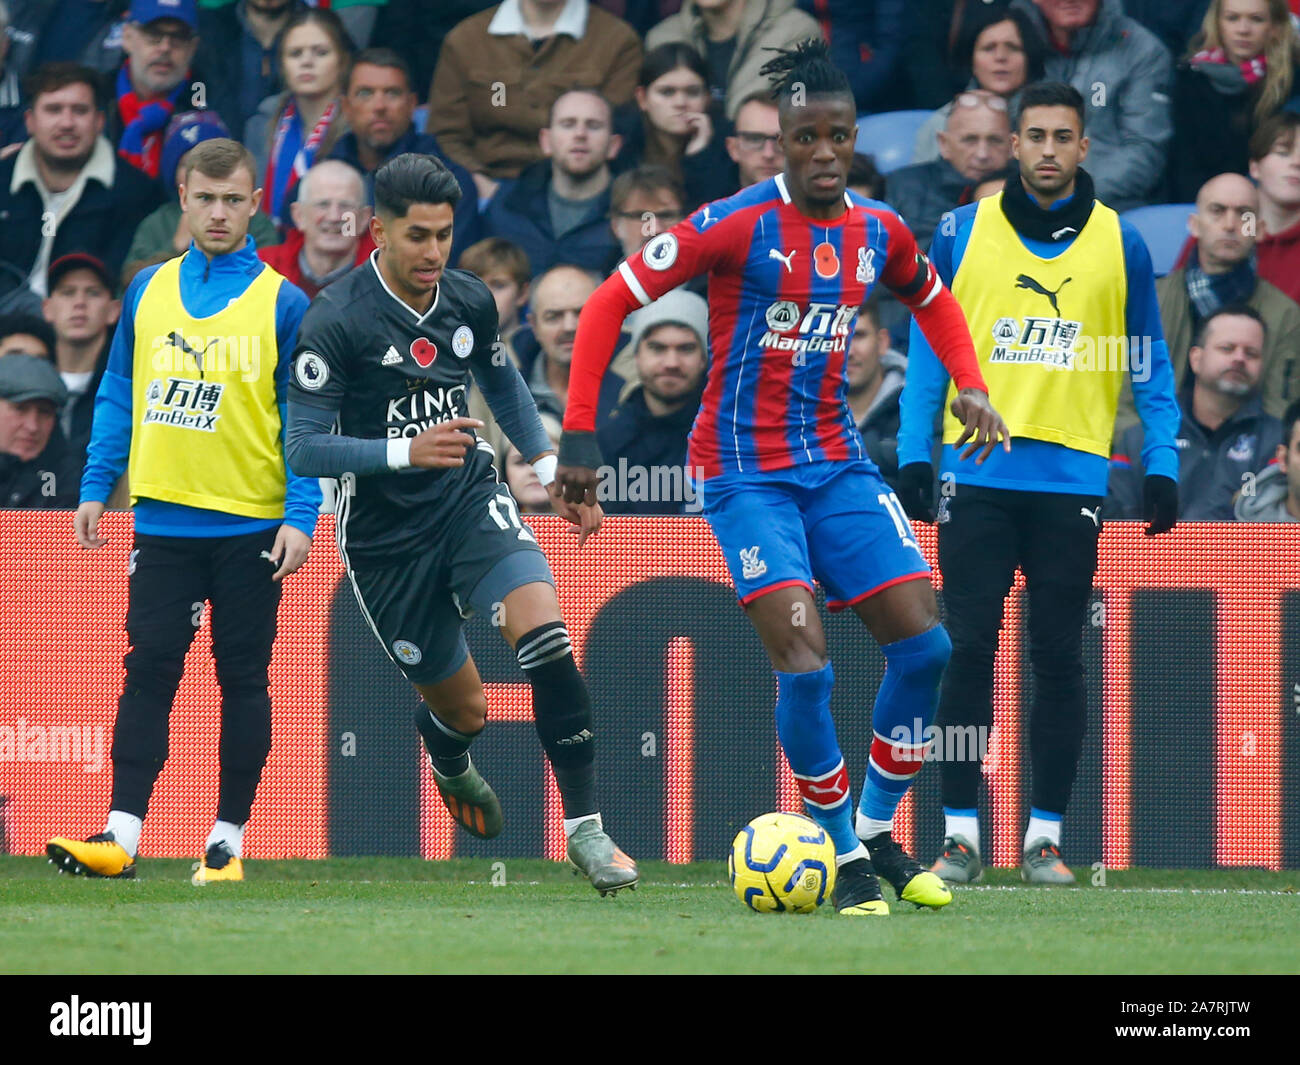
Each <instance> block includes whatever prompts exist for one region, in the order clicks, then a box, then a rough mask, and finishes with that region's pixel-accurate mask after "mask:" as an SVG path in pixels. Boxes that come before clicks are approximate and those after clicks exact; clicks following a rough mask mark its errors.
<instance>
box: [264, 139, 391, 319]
mask: <svg viewBox="0 0 1300 1065" xmlns="http://www.w3.org/2000/svg"><path fill="white" fill-rule="evenodd" d="M298 194H299V198H298V200H297V201H296V202H294V203H293V204H291V205H290V211H291V212H292V215H293V224H294V228H293V229H291V230H290V231H289V235H288V237H286V238H285V241H284V243H283V244H278V245H276V246H274V247H270V248H259V249H258V250H257V257H258V258H259V259H261V260H262V262H264V263H266V264H268V265H269V266H270V267H271V268H272V269H274V270H276V271H277V272H279V273H280V274H282V275H283V276H284V277H287V278H288V279H289V280H290V281H292V282H293V283H294V284H295V285H297V286H298V287H299V288H300V289H302V290H303V292H305V293H306V294H307V298H308V299H315V297H316V293H318V292H319V291H320V290H321V289H323V288H324V287H325V286H326V285H329V284H331V283H333V282H335V281H337V280H338V279H339V278H340V277H342V276H343V275H344V274H346V273H348V272H349V271H350V270H352V268H353V267H355V266H360V265H361V264H362V263H363V262H365V261H366V257H367V256H368V255H369V254H370V253H371V252H372V251H374V250H375V242H374V240H373V239H372V238H371V236H370V208H369V207H367V206H366V201H365V186H364V184H363V183H362V181H361V175H360V174H358V173H357V172H356V170H355V169H353V168H352V167H350V166H348V164H347V163H344V162H340V161H339V160H338V159H325V160H322V161H321V162H319V163H317V164H316V165H315V166H313V167H312V168H311V169H310V170H308V171H307V173H306V174H305V175H304V176H303V179H302V181H301V182H300V183H299V185H298Z"/></svg>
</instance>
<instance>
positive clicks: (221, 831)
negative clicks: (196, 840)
mask: <svg viewBox="0 0 1300 1065" xmlns="http://www.w3.org/2000/svg"><path fill="white" fill-rule="evenodd" d="M214 843H224V844H225V845H226V846H227V847H229V848H230V852H231V853H232V854H233V855H234V856H235V857H236V858H242V857H243V856H244V853H243V851H244V826H243V825H233V824H231V823H230V822H229V821H218V822H217V823H216V824H214V825H213V826H212V831H211V832H209V833H208V841H207V843H205V844H203V849H204V851H206V850H207V849H208V848H209V847H211V846H212V845H213V844H214Z"/></svg>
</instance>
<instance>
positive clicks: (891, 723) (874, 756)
mask: <svg viewBox="0 0 1300 1065" xmlns="http://www.w3.org/2000/svg"><path fill="white" fill-rule="evenodd" d="M880 649H881V651H883V652H884V654H885V679H884V680H883V681H882V682H881V684H880V691H879V692H877V693H876V706H875V710H874V711H873V712H872V715H871V727H872V731H873V732H874V733H875V736H874V738H873V739H872V742H871V757H870V759H869V760H868V762H867V779H866V783H864V784H863V786H862V801H861V804H860V805H859V807H858V811H859V813H861V814H862V816H863V817H865V818H867V819H869V820H871V821H889V820H890V819H891V818H892V817H893V816H894V811H895V810H896V809H898V803H899V801H900V800H901V799H902V798H903V796H904V795H906V794H907V789H908V788H910V787H911V786H912V781H913V780H915V779H916V774H917V773H919V772H920V771H921V766H922V765H923V764H924V759H925V750H926V748H927V747H928V746H929V743H928V740H927V737H926V730H927V729H929V727H930V724H931V722H933V721H934V713H935V709H936V708H937V706H938V703H939V681H940V680H942V679H943V670H944V667H945V666H946V665H947V664H948V658H949V656H950V655H951V654H952V641H951V640H949V639H948V632H947V630H946V629H944V627H943V626H942V625H936V626H935V627H934V628H932V629H930V630H929V631H927V632H923V633H921V634H919V635H917V636H909V637H908V638H907V639H905V640H897V641H895V642H894V643H889V644H885V645H883V646H882V647H881V648H880Z"/></svg>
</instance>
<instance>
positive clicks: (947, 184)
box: [885, 89, 1011, 249]
mask: <svg viewBox="0 0 1300 1065" xmlns="http://www.w3.org/2000/svg"><path fill="white" fill-rule="evenodd" d="M938 144H939V158H938V159H935V160H933V161H931V162H928V163H913V164H912V165H911V166H905V167H903V168H902V169H900V170H895V171H893V173H891V174H887V175H886V177H885V199H886V200H887V201H888V203H889V204H890V206H892V207H893V208H894V209H895V210H896V211H897V212H898V213H899V214H900V215H902V216H903V219H904V221H906V222H907V224H908V225H909V226H910V227H911V229H912V232H913V233H914V234H915V235H916V243H917V246H918V247H920V248H922V249H925V248H928V247H929V246H930V238H931V237H933V236H934V231H935V230H936V229H938V228H939V221H940V219H941V218H942V217H943V215H944V213H945V212H947V211H951V210H952V209H953V208H955V207H960V206H962V205H963V204H967V203H972V202H973V201H974V197H975V188H976V186H977V185H979V183H980V182H981V181H983V180H984V179H985V178H987V177H988V176H989V175H990V174H993V173H996V172H997V171H999V170H1002V169H1004V168H1005V167H1006V165H1007V163H1008V161H1009V160H1010V159H1011V122H1010V118H1009V117H1008V114H1007V102H1006V100H1005V99H1004V98H1003V97H1001V96H999V95H998V94H997V93H994V92H988V91H987V90H984V89H976V90H974V91H971V92H963V93H959V94H958V95H957V96H956V97H955V98H954V99H953V106H952V110H951V111H950V112H949V113H948V124H947V125H946V126H945V127H944V129H943V130H942V131H941V132H940V133H939V134H938Z"/></svg>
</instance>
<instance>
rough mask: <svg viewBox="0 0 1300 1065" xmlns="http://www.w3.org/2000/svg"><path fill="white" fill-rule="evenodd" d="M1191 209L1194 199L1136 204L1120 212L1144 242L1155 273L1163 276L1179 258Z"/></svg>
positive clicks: (1193, 207) (1194, 207)
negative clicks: (1143, 205)
mask: <svg viewBox="0 0 1300 1065" xmlns="http://www.w3.org/2000/svg"><path fill="white" fill-rule="evenodd" d="M1194 210H1196V204H1194V203H1161V204H1156V205H1155V206H1153V207H1135V208H1133V210H1131V211H1125V212H1124V214H1123V215H1122V216H1121V217H1123V218H1124V220H1125V221H1127V222H1131V223H1132V224H1133V225H1134V226H1136V227H1137V231H1138V232H1139V233H1141V234H1142V239H1143V240H1145V241H1146V242H1147V248H1148V249H1150V251H1151V265H1152V266H1154V267H1155V271H1156V277H1164V276H1165V274H1167V273H1169V271H1170V270H1172V269H1173V268H1174V263H1176V262H1177V261H1178V253H1179V251H1180V250H1181V249H1182V246H1183V244H1184V242H1185V241H1186V240H1187V216H1188V215H1190V214H1191V213H1192V212H1193V211H1194Z"/></svg>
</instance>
